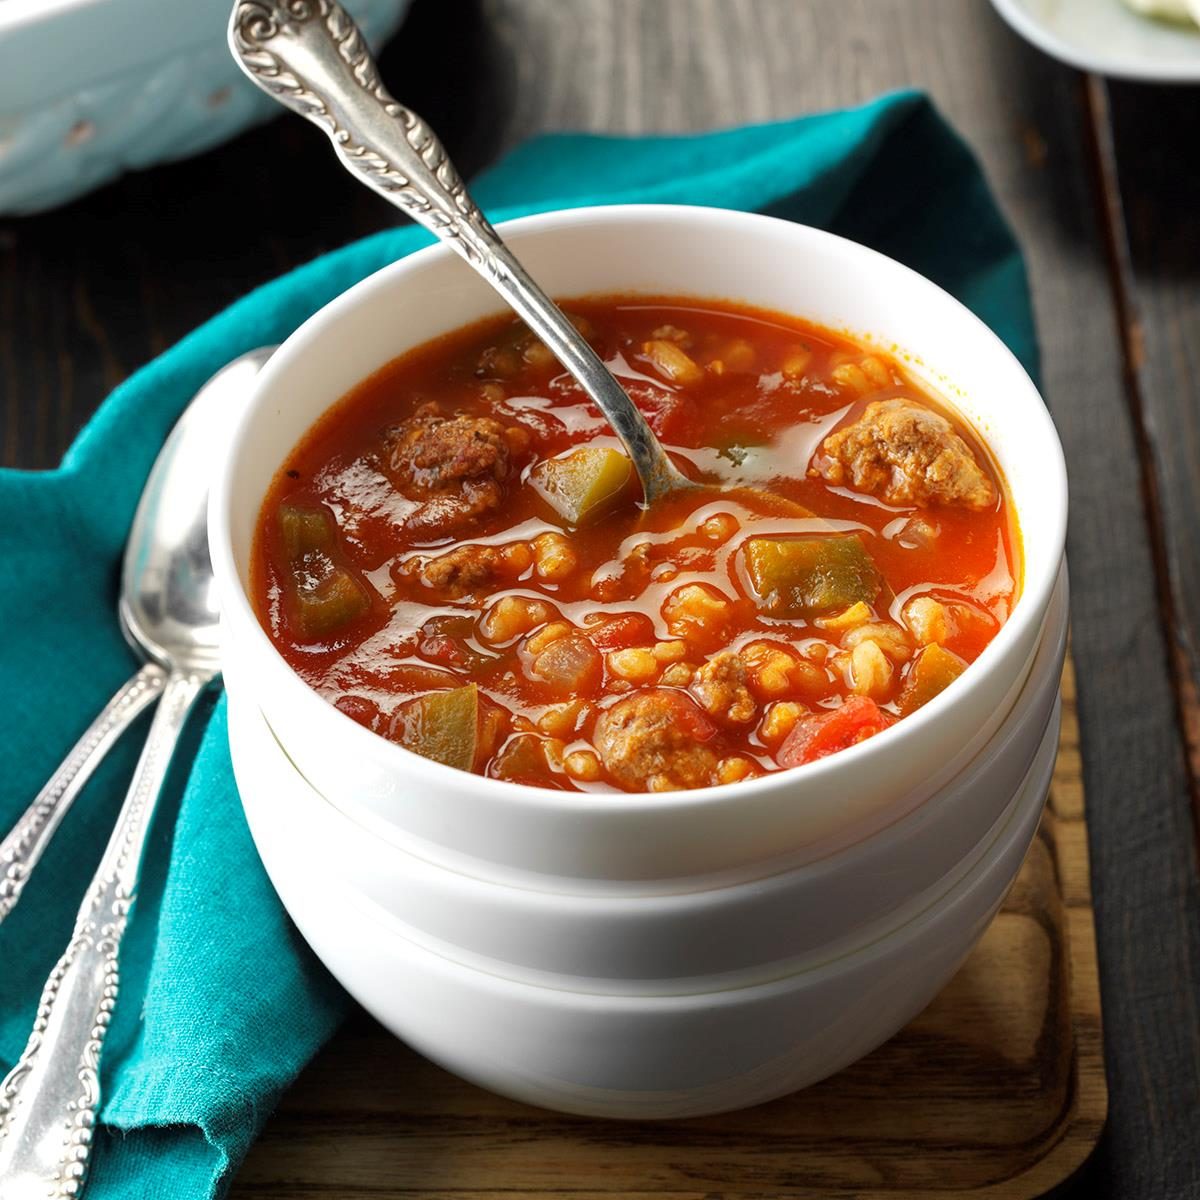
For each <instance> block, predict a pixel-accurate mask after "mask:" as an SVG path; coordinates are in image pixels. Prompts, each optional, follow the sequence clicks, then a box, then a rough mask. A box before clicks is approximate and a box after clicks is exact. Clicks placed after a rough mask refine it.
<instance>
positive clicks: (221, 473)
mask: <svg viewBox="0 0 1200 1200" xmlns="http://www.w3.org/2000/svg"><path fill="white" fill-rule="evenodd" d="M646 220H650V221H668V222H680V221H683V222H696V223H697V224H699V225H705V224H707V225H710V226H711V225H714V224H715V225H720V226H724V227H726V229H727V230H728V231H732V232H734V233H736V232H737V231H738V230H739V229H746V228H747V227H750V226H753V227H755V228H756V229H760V230H761V229H763V228H768V229H770V230H771V231H772V232H773V233H774V234H775V235H777V236H779V237H780V238H781V239H783V240H790V241H792V242H793V244H795V243H804V242H806V243H807V244H808V245H809V246H811V245H812V244H813V243H824V244H825V246H826V247H827V248H830V247H831V248H832V249H833V250H834V251H835V252H836V253H838V254H839V255H841V256H842V257H844V258H846V259H847V260H855V259H857V260H858V262H859V263H860V264H862V266H863V268H864V269H866V270H870V269H872V268H874V267H881V268H882V269H883V270H884V271H885V272H888V273H892V274H893V277H895V276H897V275H898V276H899V277H900V278H903V279H904V280H905V281H906V283H907V284H908V285H909V287H910V288H911V289H912V292H911V293H910V294H920V295H923V296H926V297H928V298H929V299H930V300H931V302H933V303H934V304H936V305H939V306H945V305H950V306H951V307H953V308H956V309H957V310H958V312H959V316H960V318H961V319H962V320H963V321H964V322H965V323H966V324H968V325H971V326H974V327H975V329H976V330H977V331H978V333H979V334H980V335H981V337H982V339H983V341H984V342H985V343H986V344H988V345H989V346H990V347H991V349H992V350H993V351H994V353H995V355H996V359H997V361H998V362H1001V363H1004V364H1005V365H1006V366H1007V367H1008V368H1009V369H1010V371H1011V372H1014V373H1015V374H1014V378H1015V379H1016V380H1018V381H1020V382H1021V383H1022V384H1023V387H1024V391H1025V396H1026V402H1027V403H1026V407H1027V409H1028V411H1027V412H1026V414H1025V417H1026V419H1027V423H1028V425H1029V427H1030V429H1031V432H1032V433H1033V434H1034V436H1036V437H1038V438H1039V439H1040V440H1042V441H1043V442H1044V443H1045V445H1046V446H1047V447H1048V448H1049V450H1050V455H1049V458H1050V472H1049V474H1050V475H1051V478H1049V479H1047V480H1046V486H1047V490H1048V491H1049V492H1050V493H1051V494H1052V495H1053V496H1055V497H1057V503H1054V504H1053V506H1052V507H1051V506H1049V505H1047V506H1046V507H1047V511H1044V512H1041V513H1039V514H1038V520H1039V524H1040V525H1041V527H1042V530H1043V533H1044V534H1048V535H1049V544H1050V545H1051V546H1052V547H1057V548H1058V553H1057V554H1053V553H1052V554H1051V555H1050V556H1049V558H1048V563H1049V565H1048V566H1047V568H1046V570H1045V571H1044V573H1042V574H1041V575H1039V576H1037V577H1033V576H1031V575H1030V573H1029V570H1028V561H1027V560H1025V561H1023V564H1022V565H1023V566H1024V567H1025V573H1024V579H1023V587H1022V591H1021V595H1020V596H1019V598H1018V600H1017V603H1016V604H1015V605H1014V607H1013V611H1012V613H1011V614H1010V615H1009V617H1008V620H1007V621H1006V622H1005V623H1004V625H1003V626H1002V627H1001V628H1000V630H999V632H998V633H997V634H996V636H995V637H994V638H993V639H992V641H991V642H990V643H989V644H988V646H987V647H985V649H984V650H983V651H982V653H981V654H980V656H979V658H977V659H976V660H975V662H973V663H972V664H971V665H970V667H969V668H968V669H967V670H966V671H964V672H963V674H962V676H960V678H959V679H957V680H955V681H954V683H953V684H951V686H950V687H949V688H947V689H946V690H945V691H944V692H942V693H941V694H940V695H938V696H936V697H935V698H934V699H933V700H931V701H930V702H929V703H928V704H926V705H924V706H923V707H922V708H920V709H918V710H917V711H916V712H915V713H912V714H910V715H909V716H907V717H905V718H904V719H903V720H901V721H898V722H896V724H895V725H893V726H891V727H890V728H888V729H885V730H884V731H883V732H881V733H878V734H876V735H875V736H874V737H871V738H868V739H867V740H866V741H863V742H860V743H858V744H857V745H855V746H851V747H848V748H847V749H845V750H842V751H839V752H838V753H837V754H833V755H829V756H828V757H826V758H823V759H820V760H818V761H817V762H813V763H807V764H805V765H804V766H803V767H795V768H789V769H785V770H781V771H774V772H770V773H768V774H765V775H762V776H760V777H759V778H757V779H751V780H741V781H738V782H736V783H728V784H717V785H715V786H713V787H708V788H695V789H690V790H684V791H677V792H624V791H613V792H573V791H558V790H555V789H551V788H539V787H534V786H531V785H528V784H521V783H514V782H511V781H508V780H501V779H491V778H488V777H485V776H482V775H476V774H474V773H473V772H467V771H460V770H457V769H456V768H454V767H449V766H446V765H445V764H443V763H439V762H435V761H433V760H431V759H427V758H424V757H422V756H421V755H419V754H416V753H414V752H413V751H411V750H407V749H406V748H405V747H403V746H400V745H398V744H396V743H393V742H389V741H388V740H387V739H386V738H383V737H381V736H380V735H379V734H377V733H374V732H373V731H371V730H369V729H367V728H365V727H364V726H362V725H359V724H358V723H357V722H356V721H354V720H352V719H351V718H350V717H349V716H347V715H346V714H345V713H343V712H341V711H340V710H339V709H337V708H335V707H334V706H333V705H332V704H330V703H329V702H328V701H327V700H325V699H324V698H323V697H322V696H321V695H319V693H317V692H316V690H315V689H313V688H311V687H310V686H309V685H308V684H307V683H305V682H304V680H303V679H301V678H300V676H299V675H298V674H297V673H296V672H295V671H294V670H293V669H292V667H291V666H290V665H289V664H288V663H287V661H286V660H285V659H284V657H283V656H282V654H280V652H279V651H278V649H277V648H276V646H275V644H274V642H272V640H271V639H270V637H269V636H268V634H267V632H266V631H265V630H264V629H263V628H262V626H261V624H260V623H259V620H258V617H257V615H256V614H255V612H254V610H253V606H252V605H251V603H250V599H249V596H248V595H247V592H246V589H245V588H244V587H243V586H242V582H241V575H240V571H239V568H238V563H237V561H236V560H235V557H234V554H233V545H232V538H231V537H230V535H229V530H230V528H231V526H232V522H233V512H232V490H233V482H234V476H235V473H236V468H237V466H238V464H239V463H240V460H241V448H242V442H243V440H244V438H245V435H246V430H247V427H248V426H249V425H250V423H251V422H252V420H253V419H254V417H255V416H256V414H257V413H258V410H259V409H260V407H261V406H262V404H263V403H264V401H263V397H264V396H266V395H268V394H269V393H270V389H271V385H272V383H273V381H274V379H275V377H276V376H277V375H279V374H281V373H282V370H283V367H284V366H285V365H286V364H288V363H290V362H291V361H292V360H294V359H300V358H303V356H304V354H305V353H307V352H308V342H309V341H310V340H311V339H312V337H313V336H314V334H315V333H317V332H318V331H320V330H321V329H322V327H323V326H325V325H328V324H330V323H332V322H334V321H335V320H337V319H340V318H342V317H344V316H347V315H348V314H352V313H353V311H354V310H355V309H356V308H358V307H359V306H360V305H363V304H364V303H369V302H370V301H371V300H372V299H373V298H374V297H376V296H377V294H378V293H386V292H388V291H389V290H391V288H393V287H394V286H396V285H395V281H396V279H397V277H399V278H400V279H401V280H403V277H404V276H405V275H407V274H410V273H411V272H413V271H414V270H418V269H420V268H421V267H422V266H424V265H426V264H428V263H430V262H436V261H437V260H439V259H450V258H451V257H452V256H453V255H454V251H453V250H452V249H451V248H450V247H449V246H448V245H446V244H444V243H441V242H439V243H435V244H433V245H431V246H426V247H423V248H421V249H419V250H416V251H414V252H413V253H411V254H408V255H406V256H405V257H403V258H401V259H398V260H397V261H395V262H392V263H389V264H388V265H387V266H385V267H382V268H381V269H379V270H378V271H375V272H373V273H372V274H370V275H368V276H366V277H365V278H364V279H361V280H359V281H358V282H357V283H355V284H354V285H352V286H351V287H350V288H348V289H347V290H346V291H344V292H342V293H341V294H340V295H338V296H336V297H335V298H334V299H333V300H331V301H330V302H329V303H328V304H326V305H323V306H322V307H321V308H320V309H318V310H317V311H316V312H315V313H313V314H312V316H310V317H309V318H308V319H307V320H306V321H304V322H303V323H302V324H301V325H300V326H299V327H298V328H297V329H295V330H294V331H293V332H292V333H291V334H290V335H289V336H288V337H287V339H286V340H285V341H284V342H283V343H282V345H281V346H280V347H279V349H278V350H276V351H275V353H274V354H273V355H272V356H271V358H270V359H269V360H268V361H267V363H266V365H265V366H264V367H263V369H262V370H261V371H260V372H259V374H258V377H257V379H256V380H255V383H254V390H253V393H252V395H251V396H250V398H249V399H248V401H247V403H246V405H245V407H244V408H243V409H242V411H241V412H240V413H239V414H238V415H237V417H236V418H235V420H234V422H233V426H232V428H231V431H230V436H229V439H228V442H227V449H226V452H225V454H224V455H223V456H222V458H221V460H220V461H219V463H218V464H217V468H216V472H215V477H214V480H213V486H212V490H211V493H210V501H209V523H208V528H209V549H210V554H211V556H212V561H213V567H214V571H215V573H216V576H217V579H218V585H219V587H220V593H221V604H222V609H223V613H224V615H225V619H226V620H229V617H230V613H229V607H230V605H232V606H234V607H235V608H236V614H235V615H236V620H237V624H238V630H239V634H240V633H242V632H244V633H245V634H246V636H248V637H250V638H251V639H252V641H253V644H254V646H255V647H256V649H257V651H259V654H257V655H256V662H260V663H263V664H264V665H265V663H268V662H269V663H270V664H271V668H270V669H271V671H272V678H271V684H272V685H274V686H279V687H282V688H285V689H286V690H287V691H288V692H289V693H290V695H292V696H294V697H296V699H297V701H298V702H299V703H300V704H302V705H304V706H305V707H306V708H307V709H308V711H309V712H312V713H315V712H316V709H315V708H314V707H313V706H314V705H320V707H321V710H322V711H323V713H324V714H325V715H324V717H323V718H321V719H323V720H325V721H332V722H333V723H335V724H336V725H337V726H338V728H339V729H340V730H341V732H342V734H343V735H344V738H345V741H346V743H347V746H348V748H357V750H358V752H359V753H361V754H362V755H363V756H364V757H368V758H371V759H374V760H376V761H380V762H383V763H386V764H388V765H389V767H390V770H391V773H393V774H394V775H395V776H396V777H398V778H404V779H405V780H406V782H407V783H408V784H409V785H418V786H420V785H422V784H427V785H429V786H431V787H433V788H436V789H438V790H439V791H442V792H444V791H457V792H459V793H460V794H461V793H466V792H470V793H471V794H472V799H473V800H480V799H486V801H487V802H489V803H497V804H498V803H500V802H501V801H504V802H507V803H508V804H509V805H511V806H512V807H515V808H520V809H524V810H527V811H530V812H532V813H535V814H536V813H569V814H570V815H573V816H589V815H594V814H607V813H613V814H619V815H621V816H629V815H631V814H637V813H656V814H657V813H662V812H668V811H677V812H685V811H688V810H690V809H700V808H709V807H713V806H721V805H725V804H727V803H730V802H735V803H736V802H739V801H740V800H741V799H742V798H744V797H745V796H747V795H748V794H758V793H766V792H771V791H775V790H778V789H780V788H785V787H787V786H788V783H789V780H792V781H794V779H795V773H796V772H798V771H802V772H804V773H805V774H804V777H805V779H806V780H807V781H808V786H813V787H818V786H820V785H821V783H822V782H830V781H833V780H835V779H836V778H837V777H838V776H839V775H840V774H842V773H843V772H845V771H846V770H848V769H849V768H850V766H851V765H852V764H860V763H861V764H866V763H869V762H872V761H874V760H877V759H884V758H886V756H888V755H890V754H892V753H893V747H894V746H899V745H902V744H903V742H902V739H905V738H908V737H910V736H911V735H915V734H916V733H917V732H918V731H919V730H921V729H925V728H927V727H928V726H930V725H932V724H934V723H936V722H937V721H938V720H939V719H940V718H941V716H942V714H943V713H945V712H947V711H948V710H949V707H950V705H951V704H955V703H958V702H960V700H961V699H962V698H963V697H964V696H965V695H966V694H967V690H968V689H972V690H973V689H974V688H975V687H976V686H977V681H979V680H980V679H981V678H982V676H983V675H984V673H985V672H986V671H987V670H988V669H989V668H990V666H991V664H992V663H993V662H995V661H997V660H999V659H1000V658H1001V657H1002V656H1003V655H1005V654H1006V653H1007V651H1008V649H1009V647H1010V646H1012V645H1013V644H1014V643H1017V642H1018V641H1019V640H1020V639H1021V638H1022V637H1028V636H1031V635H1032V636H1034V637H1037V636H1040V635H1039V633H1038V631H1037V630H1036V629H1031V628H1030V627H1031V626H1034V625H1040V624H1041V623H1042V622H1043V620H1044V617H1045V613H1046V611H1047V608H1048V605H1049V601H1050V597H1051V594H1052V592H1053V589H1054V585H1055V582H1056V579H1057V576H1058V568H1059V563H1060V561H1061V558H1062V548H1063V547H1064V546H1065V541H1066V520H1067V503H1068V493H1067V475H1066V464H1065V461H1064V459H1063V453H1062V446H1061V443H1060V442H1059V438H1058V433H1057V431H1056V429H1055V427H1054V423H1053V421H1052V420H1051V417H1050V413H1049V411H1048V410H1047V408H1046V406H1045V403H1044V401H1043V400H1042V398H1041V395H1040V393H1039V392H1038V390H1037V387H1036V385H1035V384H1034V382H1033V380H1032V379H1030V377H1029V375H1028V373H1027V372H1026V371H1025V368H1024V367H1023V366H1022V365H1021V363H1020V361H1019V360H1018V359H1017V358H1016V356H1015V355H1014V354H1013V352H1012V351H1011V350H1010V349H1009V348H1008V347H1007V346H1006V345H1005V344H1004V342H1003V341H1001V339H1000V338H999V337H998V336H997V335H996V334H995V333H994V332H993V331H992V330H991V329H990V328H989V327H988V326H987V325H986V324H985V323H984V322H983V321H982V320H981V319H980V318H979V317H978V316H976V315H975V313H973V312H972V311H971V310H970V309H968V308H967V307H966V305H964V304H963V303H962V302H961V301H959V300H958V299H956V298H955V297H954V296H952V295H950V293H948V292H947V291H945V290H944V289H943V288H941V287H939V286H938V285H937V284H935V283H933V282H932V281H931V280H929V279H926V278H925V277H924V276H923V275H921V274H919V273H918V272H916V271H914V270H912V268H910V267H907V266H905V265H904V264H903V263H900V262H898V261H897V260H895V259H892V258H889V257H888V256H887V255H884V254H882V253H880V252H879V251H877V250H873V249H871V248H870V247H867V246H864V245H862V244H861V243H858V242H854V241H852V240H850V239H849V238H844V237H841V236H840V235H838V234H834V233H830V232H828V231H826V230H822V229H818V228H816V227H814V226H811V225H804V224H801V223H799V222H793V221H787V220H784V219H782V218H779V217H772V216H767V215H765V214H761V213H745V212H740V211H737V210H733V209H722V208H712V207H705V206H699V205H673V204H620V205H608V206H588V207H582V208H574V209H559V210H554V211H551V212H545V213H538V214H535V215H532V216H527V217H519V218H516V219H515V220H511V221H505V222H502V223H501V224H500V225H498V226H497V230H498V232H499V233H500V234H501V236H504V235H505V234H509V235H512V234H518V235H527V234H533V235H537V234H539V233H544V232H557V231H560V230H562V229H563V228H568V229H569V228H570V227H571V226H573V225H577V224H595V223H597V222H600V223H604V224H607V225H610V226H612V227H613V228H614V230H615V231H617V230H619V228H620V227H621V226H623V225H626V224H636V223H638V222H643V221H646ZM797 248H798V249H802V247H797ZM464 269H466V268H464ZM558 290H561V289H558ZM745 302H746V303H751V304H752V303H753V302H754V301H753V298H752V297H746V298H745ZM411 348H412V347H405V346H403V345H401V346H400V347H399V348H398V350H397V355H396V356H399V355H400V354H402V353H404V352H405V350H406V349H411ZM901 349H902V350H903V349H909V348H908V347H902V348H901ZM918 357H919V360H920V361H928V355H927V354H924V355H919V356H918ZM338 399H340V397H332V398H331V399H330V402H329V403H330V405H332V404H334V403H336V402H337V400H338ZM975 432H976V436H978V437H980V438H981V439H982V440H983V441H984V442H985V444H988V445H989V447H990V442H989V440H988V439H987V438H985V437H983V435H982V434H981V433H979V431H978V430H975ZM291 448H292V447H290V446H288V447H284V448H282V450H281V453H280V454H279V464H278V465H281V464H282V461H283V458H284V456H285V455H286V454H287V453H288V452H289V451H290V450H291ZM278 465H277V467H276V469H278ZM258 503H259V505H260V506H261V503H262V500H261V498H260V500H259V502H258ZM1020 516H1021V514H1018V518H1019V517H1020ZM256 519H257V514H256ZM1025 524H1026V522H1025V521H1022V520H1018V526H1019V527H1023V526H1025ZM221 581H224V586H221Z"/></svg>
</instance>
